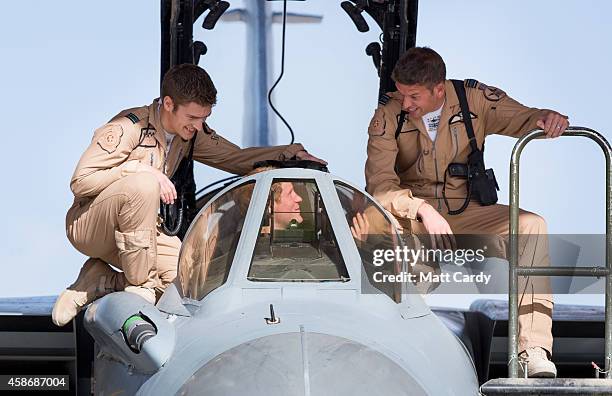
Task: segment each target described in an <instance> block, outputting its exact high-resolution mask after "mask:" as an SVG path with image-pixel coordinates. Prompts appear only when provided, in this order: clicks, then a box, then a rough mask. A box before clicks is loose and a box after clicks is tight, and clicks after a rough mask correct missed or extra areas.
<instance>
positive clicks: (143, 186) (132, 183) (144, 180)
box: [124, 172, 159, 201]
mask: <svg viewBox="0 0 612 396" xmlns="http://www.w3.org/2000/svg"><path fill="white" fill-rule="evenodd" d="M124 182H125V188H126V193H127V194H128V196H130V197H138V198H141V199H154V200H155V201H158V200H159V182H158V181H157V178H156V177H155V175H153V174H151V173H147V172H140V173H136V174H134V175H129V176H126V177H125V178H124Z"/></svg>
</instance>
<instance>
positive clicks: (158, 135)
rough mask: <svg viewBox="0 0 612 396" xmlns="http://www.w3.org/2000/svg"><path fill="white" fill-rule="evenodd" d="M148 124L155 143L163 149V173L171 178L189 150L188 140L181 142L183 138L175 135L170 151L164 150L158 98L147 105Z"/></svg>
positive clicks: (164, 142) (164, 135)
mask: <svg viewBox="0 0 612 396" xmlns="http://www.w3.org/2000/svg"><path fill="white" fill-rule="evenodd" d="M149 123H151V124H152V125H153V127H154V128H155V139H157V141H158V142H159V144H160V145H161V147H162V148H163V152H164V156H165V157H164V158H165V160H164V165H165V166H164V169H163V171H164V172H165V173H166V175H167V176H168V177H171V176H172V175H173V174H174V172H175V171H176V168H177V166H178V164H179V163H180V161H181V159H183V157H184V156H185V155H184V154H185V153H186V152H187V150H188V148H189V140H183V138H181V137H180V136H179V135H178V134H175V135H174V138H173V139H172V143H171V147H170V150H169V151H167V150H166V149H167V147H166V146H167V144H166V134H165V130H164V127H163V126H162V123H161V114H160V106H159V98H157V99H155V100H153V103H151V104H150V105H149ZM194 144H195V142H194ZM166 151H167V154H166Z"/></svg>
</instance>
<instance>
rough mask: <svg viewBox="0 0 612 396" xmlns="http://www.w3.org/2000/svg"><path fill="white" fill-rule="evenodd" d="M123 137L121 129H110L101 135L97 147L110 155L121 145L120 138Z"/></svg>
mask: <svg viewBox="0 0 612 396" xmlns="http://www.w3.org/2000/svg"><path fill="white" fill-rule="evenodd" d="M122 136H123V130H122V129H121V128H112V129H110V130H108V131H106V132H104V133H103V134H102V136H101V137H100V139H98V146H100V148H101V149H102V150H104V151H106V152H107V153H109V154H111V153H113V152H114V151H115V150H117V147H119V143H121V137H122Z"/></svg>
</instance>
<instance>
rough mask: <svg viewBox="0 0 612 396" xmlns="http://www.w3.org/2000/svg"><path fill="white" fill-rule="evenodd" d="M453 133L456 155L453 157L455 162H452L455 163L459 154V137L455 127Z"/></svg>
mask: <svg viewBox="0 0 612 396" xmlns="http://www.w3.org/2000/svg"><path fill="white" fill-rule="evenodd" d="M451 132H452V134H453V138H454V140H455V154H454V155H453V160H452V161H451V162H455V160H456V159H457V155H458V154H459V138H458V137H457V128H455V127H453V128H452V129H451Z"/></svg>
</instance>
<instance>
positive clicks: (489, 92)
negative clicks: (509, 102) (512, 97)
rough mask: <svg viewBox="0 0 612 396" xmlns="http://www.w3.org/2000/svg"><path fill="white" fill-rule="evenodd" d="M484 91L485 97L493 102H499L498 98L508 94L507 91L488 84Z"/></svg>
mask: <svg viewBox="0 0 612 396" xmlns="http://www.w3.org/2000/svg"><path fill="white" fill-rule="evenodd" d="M482 92H483V94H484V97H485V98H486V99H487V100H489V101H491V102H497V101H498V100H500V99H502V98H504V97H505V96H506V93H505V92H504V91H502V90H501V89H499V88H496V87H491V86H486V88H484V89H483V90H482Z"/></svg>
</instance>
